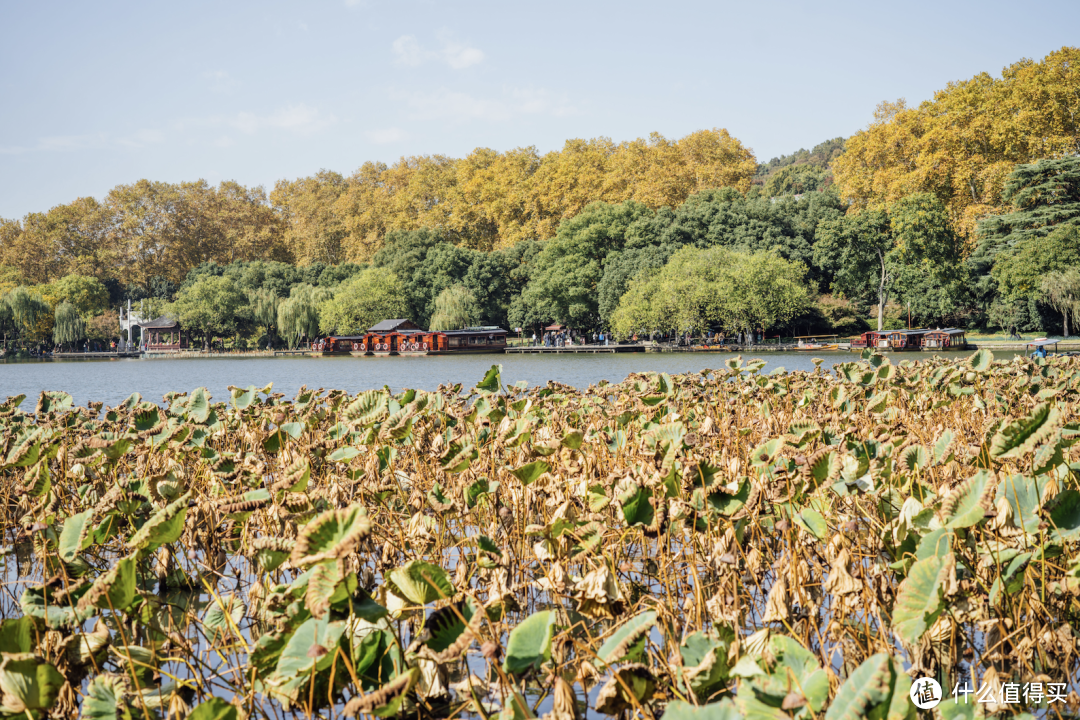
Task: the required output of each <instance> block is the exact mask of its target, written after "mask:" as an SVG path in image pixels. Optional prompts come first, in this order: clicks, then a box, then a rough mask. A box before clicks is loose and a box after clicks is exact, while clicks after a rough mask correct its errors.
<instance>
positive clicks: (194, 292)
mask: <svg viewBox="0 0 1080 720" xmlns="http://www.w3.org/2000/svg"><path fill="white" fill-rule="evenodd" d="M246 304H247V298H246V297H245V296H244V293H243V292H241V290H240V288H238V287H236V283H235V282H233V280H232V278H227V277H204V278H202V279H200V280H198V281H196V282H195V283H193V284H192V285H190V286H188V287H186V288H184V289H183V290H181V291H180V292H179V293H177V295H176V302H174V303H172V305H170V306H169V312H171V313H172V314H173V315H175V316H176V318H177V319H178V320H179V321H180V324H181V327H183V329H184V331H186V332H188V333H191V334H193V335H198V336H201V337H202V338H203V347H205V348H207V349H209V347H210V343H211V341H212V340H213V339H214V338H215V337H226V336H228V335H232V334H233V333H234V332H235V330H236V324H237V316H238V315H239V314H240V312H241V310H242V309H243V308H244V306H245V305H246Z"/></svg>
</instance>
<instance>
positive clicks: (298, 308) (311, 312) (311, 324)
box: [277, 284, 333, 348]
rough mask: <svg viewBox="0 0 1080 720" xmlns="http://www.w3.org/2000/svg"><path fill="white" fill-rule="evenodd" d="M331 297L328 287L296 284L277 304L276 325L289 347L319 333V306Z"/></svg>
mask: <svg viewBox="0 0 1080 720" xmlns="http://www.w3.org/2000/svg"><path fill="white" fill-rule="evenodd" d="M332 297H333V295H332V293H331V291H330V290H329V289H328V288H317V287H314V286H312V285H307V284H304V285H296V286H294V287H293V289H292V293H291V294H290V295H289V298H288V299H287V300H282V301H281V302H280V303H278V304H277V325H278V328H279V329H280V331H281V335H282V337H284V338H285V339H286V341H288V343H289V347H290V348H295V347H297V346H299V345H300V343H301V342H302V341H303V340H305V339H310V338H314V337H315V336H316V335H318V334H319V314H320V308H321V307H322V306H324V305H325V304H327V303H328V302H329V301H330V299H331V298H332Z"/></svg>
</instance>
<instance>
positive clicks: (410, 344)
mask: <svg viewBox="0 0 1080 720" xmlns="http://www.w3.org/2000/svg"><path fill="white" fill-rule="evenodd" d="M506 335H507V332H506V330H503V329H502V328H499V327H494V326H483V327H468V328H463V329H461V330H447V331H441V332H438V331H432V330H422V329H420V328H419V327H417V326H416V325H414V324H413V323H412V322H410V321H409V320H383V321H382V322H381V323H379V324H377V325H375V326H374V327H372V328H371V329H370V330H369V331H368V332H367V333H366V334H364V335H341V336H331V337H326V338H319V339H317V340H315V341H314V342H312V343H311V350H312V354H314V355H353V356H354V357H361V356H364V355H377V356H388V355H474V354H477V353H500V352H503V351H504V350H505V349H506Z"/></svg>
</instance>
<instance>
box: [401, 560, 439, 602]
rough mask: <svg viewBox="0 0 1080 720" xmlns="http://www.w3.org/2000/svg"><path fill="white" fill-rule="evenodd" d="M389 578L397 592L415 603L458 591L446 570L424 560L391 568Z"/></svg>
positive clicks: (434, 599)
mask: <svg viewBox="0 0 1080 720" xmlns="http://www.w3.org/2000/svg"><path fill="white" fill-rule="evenodd" d="M389 579H390V582H391V583H393V589H394V592H395V594H397V595H399V596H400V597H402V598H404V599H406V600H408V601H409V602H411V603H412V604H413V605H427V604H428V603H430V602H435V601H436V600H444V599H448V598H451V597H453V595H454V593H455V592H456V590H455V589H454V584H453V583H452V582H450V576H449V575H447V573H446V571H445V570H443V569H442V568H441V567H439V566H438V565H433V564H431V563H429V562H426V561H424V560H413V561H411V562H409V563H407V564H405V565H403V566H401V567H399V568H397V569H395V570H391V571H390V577H389Z"/></svg>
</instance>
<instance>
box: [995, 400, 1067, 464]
mask: <svg viewBox="0 0 1080 720" xmlns="http://www.w3.org/2000/svg"><path fill="white" fill-rule="evenodd" d="M1064 422H1065V417H1064V415H1062V413H1061V411H1060V410H1059V409H1058V408H1057V406H1056V405H1052V404H1050V403H1040V404H1039V405H1036V406H1035V407H1034V408H1033V409H1032V411H1031V414H1030V415H1028V416H1027V417H1026V418H1021V419H1019V420H1015V421H1013V422H1011V423H1009V424H1008V425H1006V426H1005V427H1003V428H1001V429H1000V430H998V432H997V434H995V435H994V437H993V439H992V440H991V442H990V457H992V458H996V459H1003V458H1019V457H1023V456H1025V455H1028V454H1030V453H1032V452H1034V450H1035V448H1036V447H1038V446H1039V445H1040V444H1041V443H1042V442H1043V441H1045V440H1046V439H1048V438H1049V437H1050V436H1051V435H1053V433H1054V431H1055V430H1057V429H1058V428H1059V427H1060V426H1061V425H1062V424H1063V423H1064Z"/></svg>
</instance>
